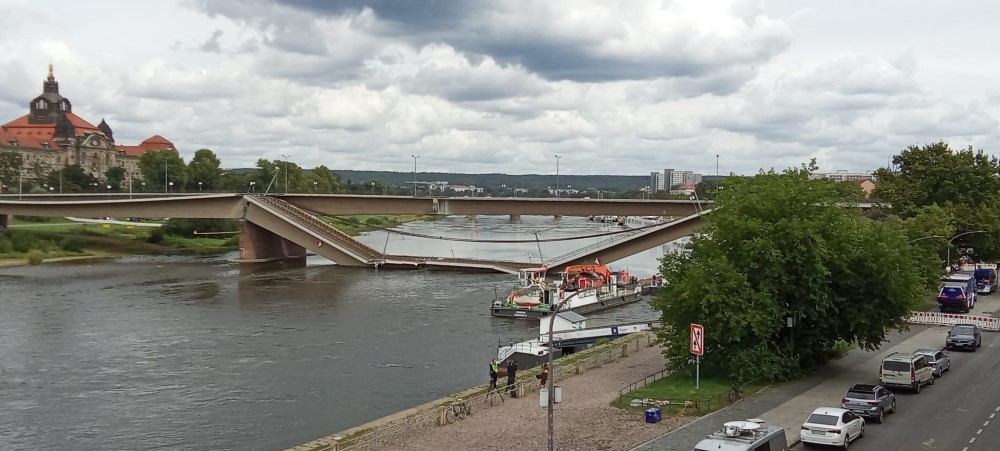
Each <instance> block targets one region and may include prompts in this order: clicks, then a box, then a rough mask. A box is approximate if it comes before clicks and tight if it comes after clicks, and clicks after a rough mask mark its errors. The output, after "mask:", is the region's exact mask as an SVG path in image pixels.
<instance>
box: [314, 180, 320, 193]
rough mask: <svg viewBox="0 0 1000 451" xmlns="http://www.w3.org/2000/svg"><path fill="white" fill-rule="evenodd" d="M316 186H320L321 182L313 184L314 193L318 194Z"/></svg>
mask: <svg viewBox="0 0 1000 451" xmlns="http://www.w3.org/2000/svg"><path fill="white" fill-rule="evenodd" d="M316 185H319V182H313V192H314V193H315V192H316Z"/></svg>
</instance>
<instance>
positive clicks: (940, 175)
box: [874, 142, 1000, 261]
mask: <svg viewBox="0 0 1000 451" xmlns="http://www.w3.org/2000/svg"><path fill="white" fill-rule="evenodd" d="M892 161H893V164H894V165H895V167H896V169H895V170H890V169H886V168H883V169H879V170H878V171H877V172H876V174H877V175H878V179H879V182H878V186H877V188H876V189H875V193H874V196H875V197H876V198H878V199H880V200H883V201H885V202H888V203H890V204H891V205H892V207H891V209H890V213H891V214H894V215H896V216H898V217H900V218H903V219H907V218H911V217H914V216H916V215H918V213H919V212H920V211H921V209H923V208H925V207H928V206H932V205H936V206H938V207H940V208H942V209H943V210H944V211H945V213H946V214H947V215H948V216H949V217H950V218H951V225H952V226H953V232H954V233H963V232H968V231H973V230H985V231H987V232H988V233H985V234H969V235H964V236H962V237H960V238H959V239H957V240H956V241H955V242H954V243H951V244H949V245H954V247H959V248H970V249H973V251H972V252H971V253H970V254H972V256H974V257H976V258H978V259H982V260H987V261H990V260H995V259H997V258H1000V162H998V160H997V159H996V158H995V157H991V156H989V155H987V154H985V153H983V151H981V150H980V151H974V150H973V149H972V147H969V148H966V149H963V150H958V151H955V150H952V149H951V148H950V147H949V146H948V144H945V143H944V142H938V143H934V144H929V145H926V146H922V147H921V146H910V147H907V148H906V149H905V150H903V151H902V152H900V154H899V155H896V156H895V157H893V160H892ZM946 250H947V247H942V248H940V252H941V254H942V257H943V256H945V255H947V252H946ZM951 255H952V256H953V257H954V258H958V256H959V253H957V252H952V253H951Z"/></svg>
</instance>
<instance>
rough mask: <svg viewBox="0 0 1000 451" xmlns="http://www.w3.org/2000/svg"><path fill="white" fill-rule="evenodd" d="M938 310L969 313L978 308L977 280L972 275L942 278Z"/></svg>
mask: <svg viewBox="0 0 1000 451" xmlns="http://www.w3.org/2000/svg"><path fill="white" fill-rule="evenodd" d="M937 305H938V310H939V311H941V312H950V311H955V312H959V313H969V311H970V310H972V309H973V308H975V306H976V278H975V277H972V274H962V273H956V274H948V275H946V276H944V277H942V278H941V287H940V289H939V290H938V297H937Z"/></svg>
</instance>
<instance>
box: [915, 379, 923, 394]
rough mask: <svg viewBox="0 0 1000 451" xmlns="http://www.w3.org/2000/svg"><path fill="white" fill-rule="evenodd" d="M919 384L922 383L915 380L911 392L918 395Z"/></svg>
mask: <svg viewBox="0 0 1000 451" xmlns="http://www.w3.org/2000/svg"><path fill="white" fill-rule="evenodd" d="M920 385H922V384H921V383H920V381H916V382H914V383H913V393H916V394H918V395H919V394H920Z"/></svg>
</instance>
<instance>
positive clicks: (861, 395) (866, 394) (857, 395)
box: [847, 390, 875, 399]
mask: <svg viewBox="0 0 1000 451" xmlns="http://www.w3.org/2000/svg"><path fill="white" fill-rule="evenodd" d="M847 397H848V398H854V399H875V393H873V392H870V391H854V390H851V391H849V392H847Z"/></svg>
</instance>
